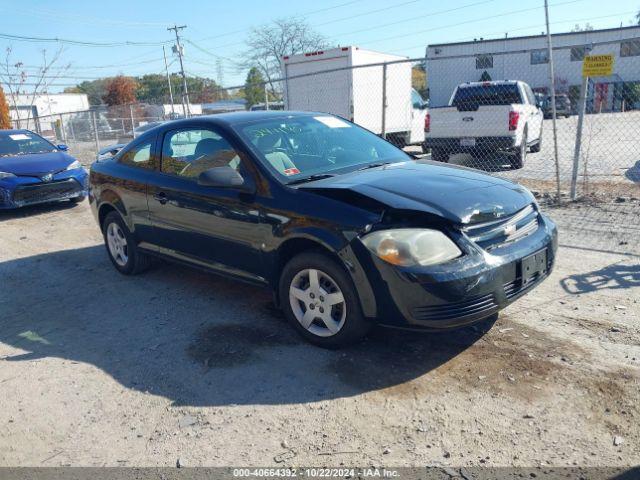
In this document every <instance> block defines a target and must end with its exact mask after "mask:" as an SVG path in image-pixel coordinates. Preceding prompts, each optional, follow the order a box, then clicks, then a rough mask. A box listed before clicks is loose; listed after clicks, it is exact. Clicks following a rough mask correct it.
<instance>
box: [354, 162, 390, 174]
mask: <svg viewBox="0 0 640 480" xmlns="http://www.w3.org/2000/svg"><path fill="white" fill-rule="evenodd" d="M390 163H391V162H377V163H370V164H369V165H365V166H364V167H362V168H359V169H357V170H356V172H359V171H360V170H369V169H370V168H377V167H384V166H385V165H389V164H390Z"/></svg>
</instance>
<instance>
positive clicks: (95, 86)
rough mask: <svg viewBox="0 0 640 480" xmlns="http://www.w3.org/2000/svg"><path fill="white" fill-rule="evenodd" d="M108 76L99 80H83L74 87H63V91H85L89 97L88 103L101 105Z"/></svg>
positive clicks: (105, 91)
mask: <svg viewBox="0 0 640 480" xmlns="http://www.w3.org/2000/svg"><path fill="white" fill-rule="evenodd" d="M108 81H109V78H101V79H99V80H91V81H86V80H85V81H84V82H82V83H80V84H78V85H76V86H75V87H68V88H65V89H64V92H65V93H85V94H86V95H87V98H88V99H89V105H101V104H102V97H104V96H105V95H106V93H107V89H106V84H107V82H108Z"/></svg>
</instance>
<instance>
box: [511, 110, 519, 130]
mask: <svg viewBox="0 0 640 480" xmlns="http://www.w3.org/2000/svg"><path fill="white" fill-rule="evenodd" d="M518 120H520V114H519V113H518V112H509V131H512V130H517V129H518Z"/></svg>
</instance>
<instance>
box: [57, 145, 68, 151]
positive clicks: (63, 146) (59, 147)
mask: <svg viewBox="0 0 640 480" xmlns="http://www.w3.org/2000/svg"><path fill="white" fill-rule="evenodd" d="M56 148H57V149H58V150H60V151H61V152H66V151H67V150H69V147H67V146H66V145H65V144H64V143H61V144H60V145H56Z"/></svg>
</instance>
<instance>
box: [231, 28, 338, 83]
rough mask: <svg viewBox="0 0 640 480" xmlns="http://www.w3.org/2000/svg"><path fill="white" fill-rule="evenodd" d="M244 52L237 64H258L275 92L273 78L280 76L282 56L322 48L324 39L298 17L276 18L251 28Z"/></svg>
mask: <svg viewBox="0 0 640 480" xmlns="http://www.w3.org/2000/svg"><path fill="white" fill-rule="evenodd" d="M246 43H247V47H248V48H247V51H246V52H245V53H244V55H243V58H244V60H243V62H242V63H241V67H242V68H243V69H251V68H252V67H258V69H259V70H260V72H261V73H262V75H263V76H264V78H265V79H266V81H267V82H268V83H269V85H270V86H271V90H272V91H275V89H274V85H273V80H274V79H276V78H278V77H280V76H281V72H280V62H281V61H282V57H284V56H287V55H295V54H297V53H303V52H310V51H315V50H321V49H323V48H326V47H327V45H328V41H327V39H326V38H325V37H323V36H322V35H321V34H319V33H317V32H315V31H314V30H313V29H312V28H311V27H310V26H309V24H308V23H307V22H306V21H305V20H302V19H300V18H296V17H290V18H279V19H277V20H274V21H273V22H272V23H270V24H266V25H262V26H260V27H256V28H253V29H252V30H251V33H250V35H249V38H248V40H247V42H246Z"/></svg>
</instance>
